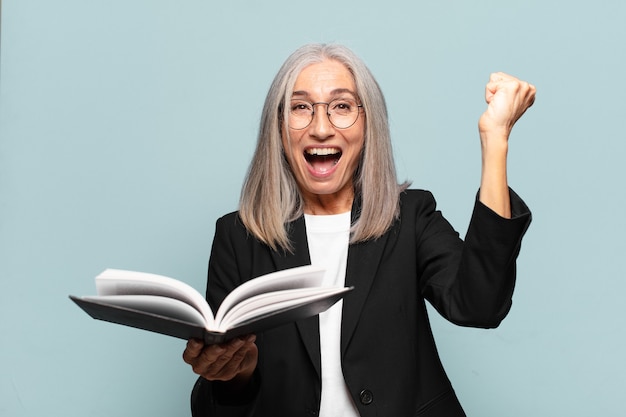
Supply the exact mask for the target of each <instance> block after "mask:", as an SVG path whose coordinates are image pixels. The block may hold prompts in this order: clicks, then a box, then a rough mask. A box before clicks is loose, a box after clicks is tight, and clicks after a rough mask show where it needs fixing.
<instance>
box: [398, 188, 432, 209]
mask: <svg viewBox="0 0 626 417" xmlns="http://www.w3.org/2000/svg"><path fill="white" fill-rule="evenodd" d="M435 207H436V202H435V197H434V196H433V194H432V193H431V192H430V191H428V190H420V189H410V190H404V191H403V192H402V193H400V212H401V213H402V214H406V212H407V211H408V212H413V211H415V210H418V211H420V210H423V209H430V210H434V208H435Z"/></svg>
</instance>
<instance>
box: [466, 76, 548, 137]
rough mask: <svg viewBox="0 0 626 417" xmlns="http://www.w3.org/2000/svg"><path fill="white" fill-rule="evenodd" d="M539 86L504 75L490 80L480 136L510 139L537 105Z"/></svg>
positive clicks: (479, 126)
mask: <svg viewBox="0 0 626 417" xmlns="http://www.w3.org/2000/svg"><path fill="white" fill-rule="evenodd" d="M535 92H536V90H535V86H534V85H532V84H529V83H527V82H525V81H521V80H519V79H517V78H515V77H513V76H511V75H508V74H505V73H503V72H496V73H493V74H491V76H490V77H489V83H487V86H486V88H485V100H486V101H487V110H485V112H484V113H483V114H482V116H481V117H480V120H479V121H478V130H479V132H480V137H481V139H483V140H486V139H487V138H489V137H492V136H495V137H500V138H506V139H508V137H509V134H510V133H511V130H512V129H513V125H515V122H517V121H518V120H519V118H520V117H522V115H523V114H524V112H525V111H526V110H527V109H528V108H529V107H530V106H532V105H533V103H534V102H535Z"/></svg>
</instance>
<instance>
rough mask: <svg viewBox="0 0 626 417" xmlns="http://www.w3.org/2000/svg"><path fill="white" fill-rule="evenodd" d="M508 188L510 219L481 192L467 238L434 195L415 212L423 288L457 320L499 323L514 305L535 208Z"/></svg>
mask: <svg viewBox="0 0 626 417" xmlns="http://www.w3.org/2000/svg"><path fill="white" fill-rule="evenodd" d="M510 194H511V209H512V218H511V219H505V218H503V217H500V216H499V215H498V214H496V213H495V212H494V211H492V210H491V209H489V208H488V207H487V206H485V205H484V204H482V203H481V202H480V201H479V200H478V196H477V197H476V200H475V203H474V210H473V213H472V217H471V220H470V224H469V227H468V230H467V234H466V236H465V239H464V240H461V239H460V238H459V237H458V234H457V233H456V232H455V231H454V229H452V227H451V226H450V225H449V224H448V222H447V221H446V220H445V219H444V218H443V217H442V216H441V213H440V212H439V211H437V210H436V208H435V200H434V198H432V195H430V194H429V195H430V199H429V201H428V203H427V204H424V205H423V206H422V209H421V212H420V213H418V215H417V219H418V220H417V221H416V223H417V224H416V234H417V235H418V254H417V259H418V268H419V269H420V271H421V274H420V276H421V278H420V288H421V291H422V294H423V296H424V298H426V299H427V300H428V301H429V302H430V303H431V304H432V305H433V306H434V307H435V309H436V310H437V311H438V312H439V313H440V314H441V315H442V316H444V317H445V318H446V319H448V320H449V321H451V322H453V323H455V324H458V325H461V326H472V327H483V328H493V327H497V326H498V325H499V324H500V322H501V321H502V320H503V319H504V317H505V316H506V315H507V314H508V312H509V310H510V308H511V304H512V296H513V289H514V287H515V279H516V259H517V256H518V254H519V252H520V247H521V242H522V237H523V236H524V234H525V233H526V230H527V229H528V226H529V225H530V221H531V213H530V210H529V209H528V207H527V206H526V204H525V203H524V202H523V201H522V199H521V198H520V197H519V196H518V195H517V194H516V193H515V192H514V191H513V190H510Z"/></svg>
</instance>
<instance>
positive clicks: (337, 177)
mask: <svg viewBox="0 0 626 417" xmlns="http://www.w3.org/2000/svg"><path fill="white" fill-rule="evenodd" d="M293 91H294V93H293V97H292V99H293V100H298V101H305V102H309V103H329V102H331V101H332V100H335V99H353V100H356V101H357V102H358V97H357V95H356V87H355V84H354V79H353V77H352V74H351V73H350V71H348V69H347V68H346V67H345V66H344V65H343V64H341V63H339V62H337V61H330V60H327V61H323V62H321V63H317V64H312V65H310V66H308V67H306V68H304V69H303V70H302V72H301V73H300V75H299V76H298V78H297V79H296V83H295V85H294V88H293ZM359 104H360V103H359ZM289 107H290V108H291V103H290V104H289ZM314 110H315V113H314V115H313V120H312V121H311V123H310V124H309V125H308V126H307V127H305V128H304V129H300V130H296V129H292V128H290V127H289V126H283V147H284V149H285V154H286V155H287V160H288V161H289V165H290V166H291V169H292V171H293V173H294V176H295V178H296V181H297V183H298V186H299V188H300V192H301V193H302V195H303V198H304V211H305V212H306V213H309V214H335V213H343V212H346V211H350V209H351V208H352V201H353V199H354V188H353V178H354V172H355V170H356V168H357V166H358V163H359V159H360V155H361V151H362V149H363V142H364V134H365V113H364V112H363V110H362V109H360V108H359V115H358V118H357V120H356V122H355V123H354V124H353V125H352V126H350V127H348V128H345V129H339V128H337V127H335V126H334V125H333V124H332V123H331V122H330V120H329V118H328V115H327V113H326V105H324V104H316V105H315V106H314ZM286 125H288V123H286ZM287 132H288V135H287V134H285V133H287ZM288 137H289V138H288Z"/></svg>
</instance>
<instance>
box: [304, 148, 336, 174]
mask: <svg viewBox="0 0 626 417" xmlns="http://www.w3.org/2000/svg"><path fill="white" fill-rule="evenodd" d="M341 155H342V152H341V149H339V148H310V149H307V150H305V151H304V159H306V161H307V163H308V164H309V165H310V166H311V167H312V168H313V169H314V170H315V171H316V172H320V173H324V172H328V171H330V170H331V169H332V168H333V167H334V166H335V165H337V163H338V162H339V159H341Z"/></svg>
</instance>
